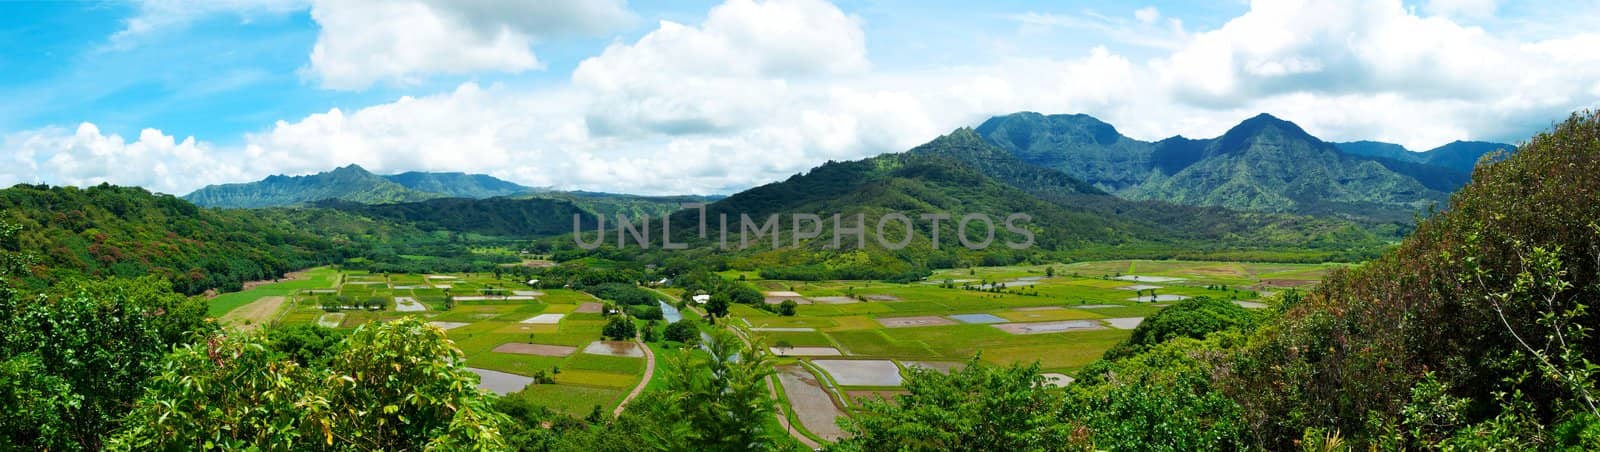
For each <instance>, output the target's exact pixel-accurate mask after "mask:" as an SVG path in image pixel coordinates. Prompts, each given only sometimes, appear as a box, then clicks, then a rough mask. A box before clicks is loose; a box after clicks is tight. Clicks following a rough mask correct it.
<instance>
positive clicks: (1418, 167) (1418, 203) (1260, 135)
mask: <svg viewBox="0 0 1600 452" xmlns="http://www.w3.org/2000/svg"><path fill="white" fill-rule="evenodd" d="M974 131H975V132H976V133H977V134H978V135H980V136H982V137H983V139H985V140H987V141H988V142H990V143H992V144H994V145H996V146H998V147H1000V148H1002V149H1005V150H1006V151H1008V152H1010V153H1011V154H1012V155H1015V156H1016V157H1018V158H1019V159H1021V160H1023V161H1025V162H1027V163H1029V164H1032V165H1036V166H1041V167H1045V168H1051V169H1056V170H1060V171H1062V172H1064V173H1066V174H1068V175H1071V176H1073V177H1076V178H1079V179H1082V180H1084V181H1085V182H1087V183H1089V184H1091V185H1093V186H1094V187H1096V188H1099V189H1101V190H1104V191H1106V192H1109V193H1112V194H1114V195H1117V196H1119V197H1123V198H1127V199H1135V200H1162V201H1170V202H1174V203H1179V204H1185V205H1193V206H1217V207H1227V208H1230V209H1238V210H1254V211H1263V212H1281V213H1300V214H1313V215H1338V216H1344V217H1351V218H1363V219H1369V220H1377V221H1409V220H1410V219H1411V218H1412V217H1413V215H1414V214H1415V213H1416V212H1419V211H1422V210H1425V209H1426V208H1427V207H1428V206H1430V205H1435V204H1437V203H1439V202H1442V201H1443V200H1444V199H1446V196H1447V195H1448V193H1449V192H1452V191H1454V190H1455V189H1457V188H1459V187H1460V186H1462V185H1464V184H1465V183H1466V182H1467V181H1468V180H1469V179H1470V172H1471V168H1472V164H1471V163H1466V164H1464V168H1465V170H1463V169H1461V168H1463V164H1462V163H1461V162H1463V161H1470V162H1476V161H1477V159H1478V157H1480V156H1481V155H1483V154H1484V153H1487V152H1490V151H1492V150H1495V149H1500V148H1510V146H1507V145H1501V144H1496V143H1475V144H1473V143H1467V142H1458V143H1452V144H1451V145H1446V146H1443V147H1441V148H1439V149H1436V150H1433V151H1429V152H1426V153H1413V152H1410V151H1406V150H1405V149H1404V148H1403V147H1399V146H1398V145H1391V144H1388V143H1380V142H1354V143H1346V144H1332V143H1326V142H1323V141H1321V140H1319V139H1317V138H1316V137H1314V136H1312V135H1311V134H1309V133H1306V132H1305V131H1304V130H1303V129H1301V128H1300V127H1299V126H1297V125H1295V124H1294V123H1292V122H1288V121H1284V120H1281V119H1278V118H1276V117H1273V116H1271V115H1267V114H1262V115H1258V116H1256V117H1253V118H1250V119H1248V120H1245V121H1244V122H1241V123H1240V124H1239V125H1237V126H1235V127H1233V128H1232V129H1230V130H1229V131H1228V132H1226V133H1224V134H1223V135H1222V136H1220V137H1216V138H1211V139H1191V138H1186V137H1182V136H1175V137H1171V138H1167V139H1164V140H1161V141H1157V142H1153V143H1152V142H1145V141H1140V140H1135V139H1132V138H1128V137H1126V136H1123V135H1121V134H1120V133H1119V132H1117V131H1116V128H1115V127H1113V126H1111V125H1110V124H1107V123H1105V122H1103V121H1100V120H1098V119H1096V118H1094V117H1092V116H1088V115H1081V114H1079V115H1048V116H1047V115H1042V114H1039V113H1033V112H1022V113H1015V114H1011V115H1005V116H997V117H994V118H991V119H989V120H988V121H985V122H984V123H983V124H982V125H979V126H978V127H977V128H976V129H974ZM1402 152H1403V153H1404V154H1402Z"/></svg>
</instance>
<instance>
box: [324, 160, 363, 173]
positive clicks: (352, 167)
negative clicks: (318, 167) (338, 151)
mask: <svg viewBox="0 0 1600 452" xmlns="http://www.w3.org/2000/svg"><path fill="white" fill-rule="evenodd" d="M328 172H329V173H335V174H339V173H350V174H372V172H371V171H367V169H366V168H362V167H361V165H357V164H354V163H351V164H349V165H345V166H341V167H338V168H334V169H333V170H332V171H328Z"/></svg>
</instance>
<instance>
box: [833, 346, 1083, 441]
mask: <svg viewBox="0 0 1600 452" xmlns="http://www.w3.org/2000/svg"><path fill="white" fill-rule="evenodd" d="M907 372H908V377H907V378H906V380H905V389H906V391H907V393H906V394H903V395H897V396H894V401H892V402H891V401H885V400H882V399H866V400H864V401H863V402H862V403H861V406H860V410H859V411H858V412H857V413H856V415H855V416H854V417H851V418H842V419H840V420H839V424H840V425H841V426H843V427H844V428H845V430H846V431H847V432H849V433H850V434H851V436H850V437H848V438H846V439H844V440H841V441H840V442H839V443H838V444H837V445H836V448H837V449H838V450H926V451H935V450H974V451H977V450H1019V451H1020V450H1029V451H1031V450H1072V449H1082V450H1092V447H1090V444H1089V443H1088V442H1087V441H1086V438H1083V437H1082V436H1081V435H1080V434H1078V432H1076V431H1075V430H1076V428H1075V426H1073V425H1071V424H1068V423H1065V422H1062V420H1061V418H1060V416H1061V413H1062V409H1063V407H1064V403H1063V399H1062V397H1061V394H1060V393H1058V392H1055V391H1048V390H1045V389H1043V386H1044V383H1045V378H1044V377H1043V376H1042V375H1040V373H1039V368H1038V366H1037V365H1033V366H1019V365H1012V366H1009V367H991V366H989V365H985V364H983V363H982V362H980V361H978V360H976V359H974V360H972V361H969V362H968V363H967V366H966V367H965V368H963V369H961V370H957V371H953V372H951V373H950V374H948V375H946V374H941V373H939V372H938V371H935V370H930V369H926V368H922V367H913V368H911V369H909V370H908V371H907Z"/></svg>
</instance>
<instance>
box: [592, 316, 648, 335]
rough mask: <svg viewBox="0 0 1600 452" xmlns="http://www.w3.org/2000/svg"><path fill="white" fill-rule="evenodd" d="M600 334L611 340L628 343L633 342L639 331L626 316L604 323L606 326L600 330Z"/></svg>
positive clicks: (616, 317) (613, 318)
mask: <svg viewBox="0 0 1600 452" xmlns="http://www.w3.org/2000/svg"><path fill="white" fill-rule="evenodd" d="M600 334H601V335H602V336H605V337H606V338H607V339H611V340H617V341H629V340H633V338H634V337H635V336H637V335H638V334H639V331H638V327H636V326H634V324H633V321H632V320H629V319H628V318H627V317H626V316H615V317H612V318H611V320H608V321H606V326H605V328H604V329H601V330H600Z"/></svg>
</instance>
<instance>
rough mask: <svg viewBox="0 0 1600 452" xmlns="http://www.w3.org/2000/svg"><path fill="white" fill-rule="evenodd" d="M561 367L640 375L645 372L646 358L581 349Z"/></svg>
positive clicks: (564, 368)
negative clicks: (598, 353)
mask: <svg viewBox="0 0 1600 452" xmlns="http://www.w3.org/2000/svg"><path fill="white" fill-rule="evenodd" d="M561 369H562V370H563V371H565V370H567V369H572V370H593V371H598V372H610V373H618V374H630V375H640V374H644V358H629V357H626V356H606V355H592V354H588V353H583V352H582V351H581V350H580V351H579V352H578V353H574V354H573V355H572V357H571V358H570V359H568V360H567V364H566V366H564V367H562V368H561Z"/></svg>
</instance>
